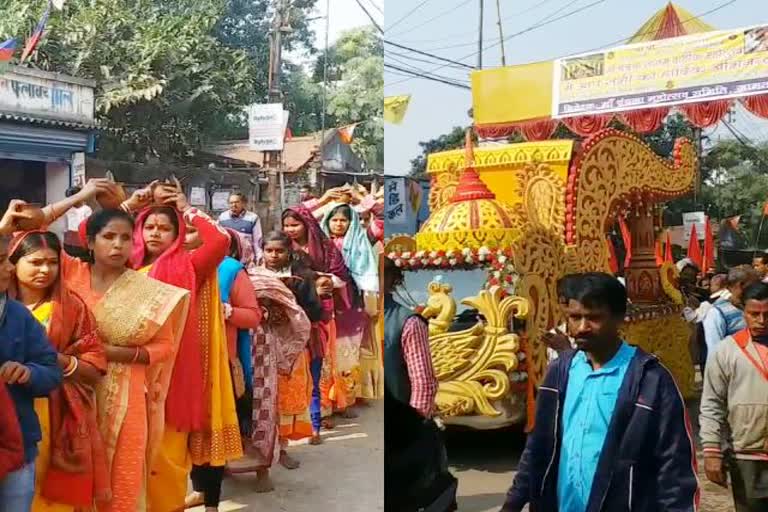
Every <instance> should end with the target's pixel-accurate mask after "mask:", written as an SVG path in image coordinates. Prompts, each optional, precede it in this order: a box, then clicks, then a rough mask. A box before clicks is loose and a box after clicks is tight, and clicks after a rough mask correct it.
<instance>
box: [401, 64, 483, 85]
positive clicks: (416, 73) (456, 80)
mask: <svg viewBox="0 0 768 512" xmlns="http://www.w3.org/2000/svg"><path fill="white" fill-rule="evenodd" d="M396 63H399V64H401V65H403V66H405V67H404V68H402V71H400V74H401V75H402V74H403V73H409V74H408V75H405V76H409V77H414V76H416V77H420V75H423V73H421V70H420V69H418V68H414V67H413V66H411V65H410V64H408V63H407V62H402V61H400V60H397V61H396ZM390 72H395V71H393V70H390ZM423 76H424V77H429V78H437V79H440V80H441V81H442V83H445V82H451V84H452V85H457V86H461V87H467V86H469V82H465V81H462V80H461V79H459V78H454V77H450V76H445V75H437V74H430V75H423Z"/></svg>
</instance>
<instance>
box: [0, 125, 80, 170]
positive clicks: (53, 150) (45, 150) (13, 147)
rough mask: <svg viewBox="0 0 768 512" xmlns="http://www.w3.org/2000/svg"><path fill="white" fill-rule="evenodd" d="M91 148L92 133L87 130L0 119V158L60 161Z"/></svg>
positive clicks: (67, 159)
mask: <svg viewBox="0 0 768 512" xmlns="http://www.w3.org/2000/svg"><path fill="white" fill-rule="evenodd" d="M92 147H93V136H92V135H91V134H89V133H88V132H83V131H76V130H65V129H54V128H41V127H36V126H23V125H20V124H17V123H4V122H0V158H10V159H16V160H33V161H38V162H61V161H69V160H70V159H71V158H72V153H76V152H82V151H84V152H89V151H90V150H92Z"/></svg>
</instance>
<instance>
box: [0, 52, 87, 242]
mask: <svg viewBox="0 0 768 512" xmlns="http://www.w3.org/2000/svg"><path fill="white" fill-rule="evenodd" d="M94 86H95V82H93V81H90V80H82V79H78V78H73V77H69V76H64V75H59V74H55V73H47V72H42V71H38V70H34V69H28V68H22V67H15V66H11V67H9V68H7V70H6V71H4V72H2V73H0V211H4V210H5V208H6V207H7V204H8V202H9V201H10V200H11V199H13V198H21V199H24V200H25V201H28V202H32V203H49V202H51V201H56V200H59V199H62V198H63V197H64V193H65V191H66V190H67V188H68V187H70V186H71V185H73V184H75V183H77V182H78V181H81V179H82V178H81V176H82V169H81V167H82V166H81V165H78V162H82V161H83V154H84V153H90V152H92V151H93V150H94V128H95V112H94V111H95V101H94ZM55 228H56V227H55V226H54V231H58V230H57V229H55Z"/></svg>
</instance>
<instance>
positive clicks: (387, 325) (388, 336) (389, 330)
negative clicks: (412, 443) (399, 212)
mask: <svg viewBox="0 0 768 512" xmlns="http://www.w3.org/2000/svg"><path fill="white" fill-rule="evenodd" d="M402 283H403V274H402V271H401V270H400V269H399V268H397V266H395V264H394V262H393V261H392V260H390V259H389V258H386V259H385V260H384V382H385V387H386V389H387V391H388V392H389V393H391V394H392V397H393V398H395V399H397V400H399V401H401V402H403V403H406V404H409V405H410V406H411V407H413V408H414V409H416V410H417V411H418V412H419V413H420V414H421V415H422V416H423V417H425V418H431V417H432V412H433V409H434V404H435V395H436V394H437V379H436V378H435V372H434V370H433V368H432V355H431V354H430V351H429V330H428V328H427V322H426V321H425V320H424V318H422V317H421V316H419V315H418V314H417V313H414V312H413V311H411V310H410V309H408V308H406V307H404V306H402V305H400V304H398V303H397V302H395V300H394V298H393V297H392V293H393V291H394V289H395V288H396V287H397V286H400V285H402Z"/></svg>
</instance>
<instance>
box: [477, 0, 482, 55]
mask: <svg viewBox="0 0 768 512" xmlns="http://www.w3.org/2000/svg"><path fill="white" fill-rule="evenodd" d="M479 25H480V26H479V28H478V38H477V69H483V0H480V24H479Z"/></svg>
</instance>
